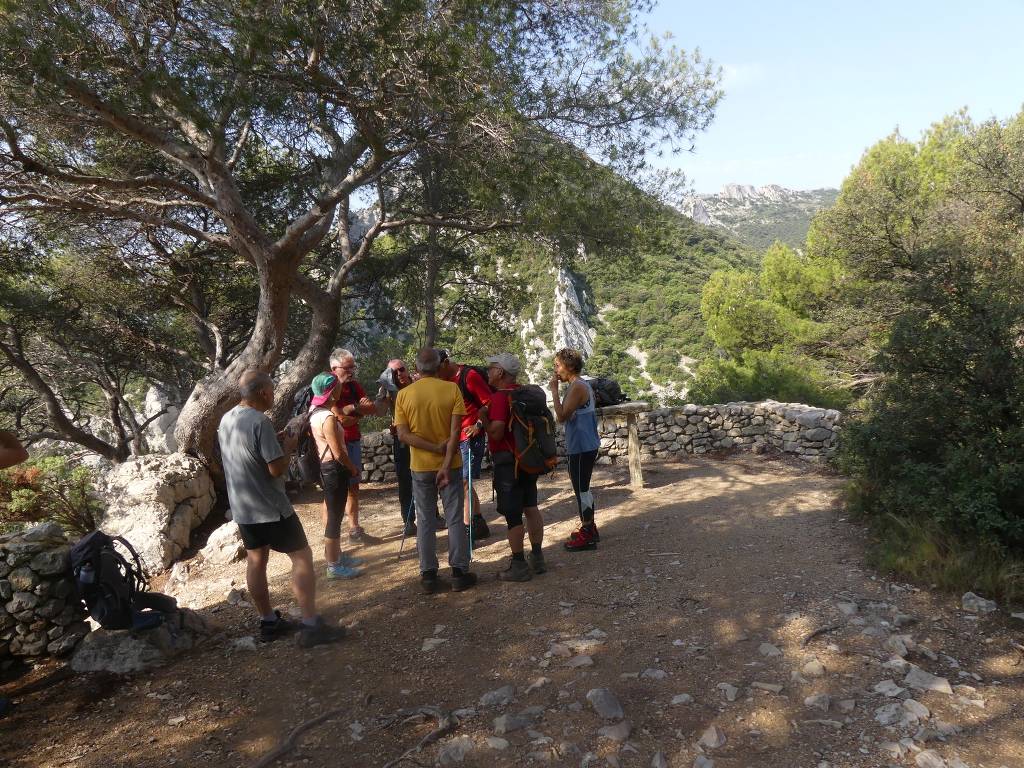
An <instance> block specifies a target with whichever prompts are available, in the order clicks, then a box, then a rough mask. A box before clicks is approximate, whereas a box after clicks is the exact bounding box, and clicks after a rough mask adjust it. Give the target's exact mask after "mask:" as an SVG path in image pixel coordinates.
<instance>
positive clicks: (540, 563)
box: [526, 552, 548, 576]
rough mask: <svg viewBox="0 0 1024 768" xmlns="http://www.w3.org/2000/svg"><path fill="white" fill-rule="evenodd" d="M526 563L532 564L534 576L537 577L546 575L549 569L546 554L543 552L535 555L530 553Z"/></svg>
mask: <svg viewBox="0 0 1024 768" xmlns="http://www.w3.org/2000/svg"><path fill="white" fill-rule="evenodd" d="M526 561H527V562H528V563H529V564H530V569H531V570H532V571H533V573H534V575H536V576H540V575H541V574H542V573H544V572H545V571H546V570H547V569H548V566H547V564H546V563H545V562H544V553H543V552H538V553H536V554H534V553H533V552H530V553H529V554H528V555H527V556H526Z"/></svg>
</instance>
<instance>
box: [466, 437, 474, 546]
mask: <svg viewBox="0 0 1024 768" xmlns="http://www.w3.org/2000/svg"><path fill="white" fill-rule="evenodd" d="M468 453H469V493H468V494H466V495H467V498H466V502H467V506H468V507H469V525H467V526H466V530H467V531H468V532H469V562H471V563H472V562H473V442H472V438H470V443H469V451H468Z"/></svg>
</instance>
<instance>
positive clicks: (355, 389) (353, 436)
mask: <svg viewBox="0 0 1024 768" xmlns="http://www.w3.org/2000/svg"><path fill="white" fill-rule="evenodd" d="M340 386H341V397H339V398H338V402H337V403H335V404H334V407H333V408H332V409H331V410H333V411H334V415H335V416H337V417H338V419H339V421H340V420H341V419H344V418H347V417H346V416H344V415H343V414H342V413H341V409H342V408H344V407H345V406H346V405H356V406H358V405H359V401H360V400H362V399H363V398H364V397H366V392H365V390H363V388H362V386H361V385H360V384H359V382H358V381H347V382H345V383H344V384H341V385H340ZM362 436H363V435H362V433H361V432H360V431H359V422H358V421H357V422H356V423H355V424H350V425H349V426H347V427H345V442H346V443H350V442H352V441H353V440H359V439H360V438H361V437H362Z"/></svg>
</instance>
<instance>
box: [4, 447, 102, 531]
mask: <svg viewBox="0 0 1024 768" xmlns="http://www.w3.org/2000/svg"><path fill="white" fill-rule="evenodd" d="M92 482H93V478H92V473H91V472H90V470H89V469H88V468H87V467H83V466H75V465H73V464H71V463H70V462H69V461H68V460H67V459H66V458H64V457H62V456H52V457H45V458H40V459H32V460H29V461H28V462H26V463H24V464H20V465H18V466H16V467H11V468H9V469H5V470H0V531H3V530H6V529H10V528H18V527H21V526H23V525H26V524H32V523H38V522H43V521H52V522H55V523H59V524H60V525H61V526H62V527H63V528H64V530H65V531H68V532H69V533H74V534H78V535H84V534H86V533H89V532H90V531H94V530H96V525H97V519H98V517H99V515H100V513H101V512H102V511H103V504H102V503H101V502H100V501H99V500H98V499H97V498H96V496H95V494H94V492H93V486H92Z"/></svg>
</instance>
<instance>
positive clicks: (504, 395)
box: [487, 384, 519, 456]
mask: <svg viewBox="0 0 1024 768" xmlns="http://www.w3.org/2000/svg"><path fill="white" fill-rule="evenodd" d="M513 389H519V385H518V384H513V385H512V386H511V387H509V388H508V389H499V390H498V391H497V392H492V393H491V404H490V405H489V406H487V415H488V417H489V418H490V420H491V421H504V422H505V436H504V437H502V438H501V440H491V439H490V438H488V440H487V447H488V449H489V450H490V452H491V455H492V456H493V455H494V454H496V453H500V452H501V451H513V452H514V451H515V448H516V441H515V438H514V437H512V418H511V416H512V413H511V408H510V405H509V392H511V391H512V390H513Z"/></svg>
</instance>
